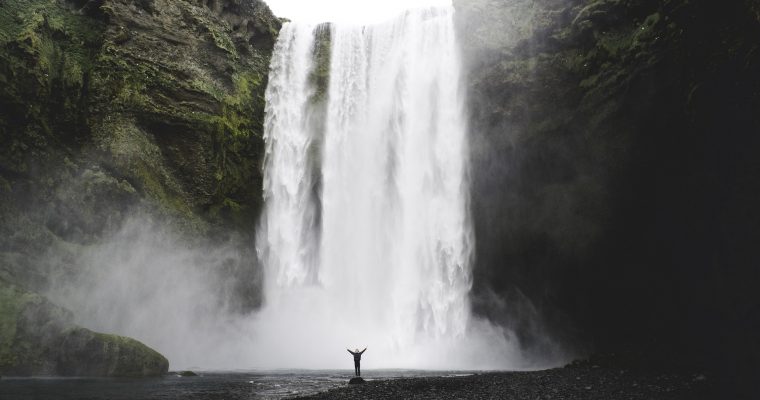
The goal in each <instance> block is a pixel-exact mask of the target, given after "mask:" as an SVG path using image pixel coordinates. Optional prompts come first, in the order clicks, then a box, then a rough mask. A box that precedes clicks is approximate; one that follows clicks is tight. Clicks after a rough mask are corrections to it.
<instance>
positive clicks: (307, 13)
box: [265, 0, 451, 24]
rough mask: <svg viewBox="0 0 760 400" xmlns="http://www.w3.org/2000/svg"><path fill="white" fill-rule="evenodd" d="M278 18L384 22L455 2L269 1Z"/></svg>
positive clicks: (316, 20) (447, 0) (394, 0)
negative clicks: (408, 12)
mask: <svg viewBox="0 0 760 400" xmlns="http://www.w3.org/2000/svg"><path fill="white" fill-rule="evenodd" d="M265 1H266V3H267V4H269V7H271V8H272V11H273V12H274V14H275V15H277V16H278V17H284V18H288V19H290V20H293V21H299V22H325V21H331V22H352V23H357V24H367V23H373V22H381V21H383V20H386V19H389V18H391V17H393V16H395V15H396V14H399V13H400V12H402V11H403V10H405V9H409V8H416V7H424V6H431V5H436V6H441V5H448V4H451V0H265Z"/></svg>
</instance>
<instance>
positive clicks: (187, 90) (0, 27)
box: [0, 0, 281, 297]
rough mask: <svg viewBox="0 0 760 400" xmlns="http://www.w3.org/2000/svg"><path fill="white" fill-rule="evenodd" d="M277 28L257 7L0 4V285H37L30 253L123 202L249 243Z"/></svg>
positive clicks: (126, 209)
mask: <svg viewBox="0 0 760 400" xmlns="http://www.w3.org/2000/svg"><path fill="white" fill-rule="evenodd" d="M280 24H281V23H280V21H279V19H277V18H276V17H274V16H273V15H272V13H271V11H270V10H269V8H268V7H267V6H266V4H264V3H263V2H261V1H257V0H255V1H237V0H225V1H208V2H207V1H184V0H183V1H168V0H143V1H137V2H135V1H120V0H103V1H88V2H85V1H75V0H66V1H58V0H14V1H4V2H2V3H0V198H1V199H2V202H1V203H0V216H2V219H3V221H4V223H3V224H2V228H0V230H1V231H2V235H0V259H2V260H4V262H2V263H0V276H1V277H5V278H6V279H9V280H10V281H12V282H16V283H20V284H23V285H24V286H26V287H29V288H33V289H38V288H42V287H44V286H45V284H46V277H48V276H49V275H50V274H49V271H48V270H47V269H46V268H47V267H46V266H45V265H44V263H43V262H42V261H40V260H38V258H39V256H40V254H41V253H42V251H41V250H43V251H44V249H45V248H46V247H48V248H49V247H50V246H51V244H55V243H58V244H64V245H63V246H59V247H63V248H65V247H71V246H68V245H67V243H71V244H74V245H82V244H89V243H92V242H94V241H97V240H98V238H100V237H102V236H103V235H104V234H107V233H109V232H113V231H114V230H115V229H117V228H118V227H119V226H120V225H121V223H122V222H123V220H124V218H125V217H126V216H128V215H130V214H133V213H134V212H135V210H137V209H139V210H142V211H147V212H148V213H150V214H151V215H154V216H156V217H157V218H162V219H164V220H166V221H167V222H169V223H171V224H172V225H174V226H176V227H177V228H178V230H180V231H182V232H185V233H187V234H188V236H198V235H200V236H205V237H209V236H213V237H215V238H218V239H219V240H225V237H226V236H227V235H228V234H229V232H237V233H241V234H243V235H251V234H252V230H253V227H254V226H255V220H256V217H257V214H258V210H259V207H260V204H259V203H260V201H261V168H260V166H261V161H262V158H263V138H262V134H263V126H262V124H263V114H264V90H265V87H266V83H267V73H268V65H269V58H270V56H271V51H272V46H273V43H274V40H275V38H276V35H277V33H278V30H279V28H280ZM249 267H251V266H249ZM72 268H74V269H75V268H76V267H75V266H72ZM246 290H248V289H246ZM249 297H250V296H249Z"/></svg>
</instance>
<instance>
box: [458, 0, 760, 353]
mask: <svg viewBox="0 0 760 400" xmlns="http://www.w3.org/2000/svg"><path fill="white" fill-rule="evenodd" d="M455 6H456V8H457V19H458V24H459V25H458V26H459V29H460V38H461V40H462V41H463V48H464V49H465V50H464V51H465V55H466V58H467V59H468V60H469V65H468V69H469V75H470V79H469V82H470V83H469V87H468V93H469V97H470V112H471V118H470V120H471V131H472V137H473V143H472V163H473V165H472V175H473V185H474V187H473V194H472V197H473V200H472V202H473V212H474V217H475V229H476V237H477V238H478V242H477V251H476V252H477V255H476V258H477V259H476V271H475V288H474V291H475V296H476V298H475V304H476V307H477V308H478V311H480V312H481V313H484V314H487V315H490V316H491V317H493V318H495V319H500V320H502V321H503V323H505V324H509V325H512V326H513V327H515V328H516V329H517V330H518V332H519V333H520V335H521V337H522V338H523V340H524V342H525V343H526V344H528V345H532V346H533V349H534V350H535V351H537V352H539V353H540V352H544V351H546V350H547V349H548V347H546V342H544V341H543V339H542V336H541V335H540V334H538V333H537V332H538V331H548V332H552V335H553V337H554V338H559V340H561V341H564V343H565V344H566V345H567V346H568V347H575V348H586V349H588V348H591V347H593V348H596V349H600V350H604V349H620V348H622V347H625V346H634V348H640V347H644V348H648V349H650V350H651V349H656V350H655V351H661V350H663V351H666V352H667V354H672V353H673V352H677V353H678V354H688V355H689V357H693V358H695V359H697V360H699V362H706V361H705V360H711V361H716V360H721V359H723V360H733V361H734V362H733V364H732V365H738V364H741V363H744V362H754V363H757V361H758V359H760V355H758V353H757V349H758V348H759V347H758V342H757V339H756V338H751V337H750V336H748V335H747V334H746V332H747V329H749V328H750V327H755V328H754V329H757V326H758V324H760V297H759V296H758V295H757V292H756V291H755V290H754V289H752V288H751V287H750V285H748V284H747V282H757V278H758V276H757V269H756V268H755V267H753V266H754V265H757V262H758V261H759V260H758V257H757V255H756V252H755V251H754V250H752V249H753V247H754V245H753V244H752V243H754V242H755V241H756V240H757V238H758V235H757V226H760V225H758V222H760V221H758V218H757V213H755V212H753V211H752V210H753V209H754V208H755V204H757V202H758V200H760V197H759V195H758V194H759V193H760V179H759V178H760V175H759V174H758V172H759V171H760V164H759V163H758V159H757V157H756V156H754V155H753V154H756V152H757V150H758V149H760V137H758V135H757V133H758V132H760V117H758V113H757V112H756V110H758V109H759V108H758V107H759V106H760V75H758V74H757V71H758V70H760V39H758V38H760V14H759V13H758V10H760V6H759V5H758V2H756V1H736V2H731V4H727V3H720V4H718V3H715V2H712V3H711V2H689V1H677V0H673V1H648V0H588V1H579V0H568V1H521V0H515V1H509V2H505V1H496V0H478V1H464V0H462V1H455ZM495 297H496V298H502V300H503V299H506V300H507V301H503V302H501V304H503V306H501V307H498V306H494V304H498V303H499V302H494V301H493V300H494V298H495ZM579 339H581V340H579ZM715 343H721V345H720V346H716V345H715ZM750 349H754V350H750ZM747 351H750V353H751V354H750V353H747ZM719 353H720V354H719ZM721 357H723V358H721ZM740 359H741V360H742V361H741V362H739V363H737V362H735V361H736V360H740ZM750 360H754V361H750ZM724 364H725V363H723V364H721V365H724Z"/></svg>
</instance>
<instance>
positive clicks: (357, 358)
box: [346, 347, 367, 376]
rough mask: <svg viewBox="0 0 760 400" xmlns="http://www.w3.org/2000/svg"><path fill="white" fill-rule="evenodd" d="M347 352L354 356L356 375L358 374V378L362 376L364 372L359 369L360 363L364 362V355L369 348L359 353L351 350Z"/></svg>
mask: <svg viewBox="0 0 760 400" xmlns="http://www.w3.org/2000/svg"><path fill="white" fill-rule="evenodd" d="M346 350H348V352H349V353H351V354H353V355H354V373H355V374H356V376H361V375H362V370H361V368H360V367H359V363H360V362H361V361H362V353H364V352H365V351H367V348H366V347H365V348H364V350H362V351H359V349H356V351H351V350H350V349H346Z"/></svg>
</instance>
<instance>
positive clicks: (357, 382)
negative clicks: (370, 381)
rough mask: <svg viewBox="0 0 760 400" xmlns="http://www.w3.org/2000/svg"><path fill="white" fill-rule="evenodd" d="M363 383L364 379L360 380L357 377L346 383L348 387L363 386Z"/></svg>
mask: <svg viewBox="0 0 760 400" xmlns="http://www.w3.org/2000/svg"><path fill="white" fill-rule="evenodd" d="M363 383H366V381H365V380H364V379H362V378H361V377H359V376H357V377H354V378H351V380H350V381H348V384H349V385H360V384H363Z"/></svg>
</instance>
